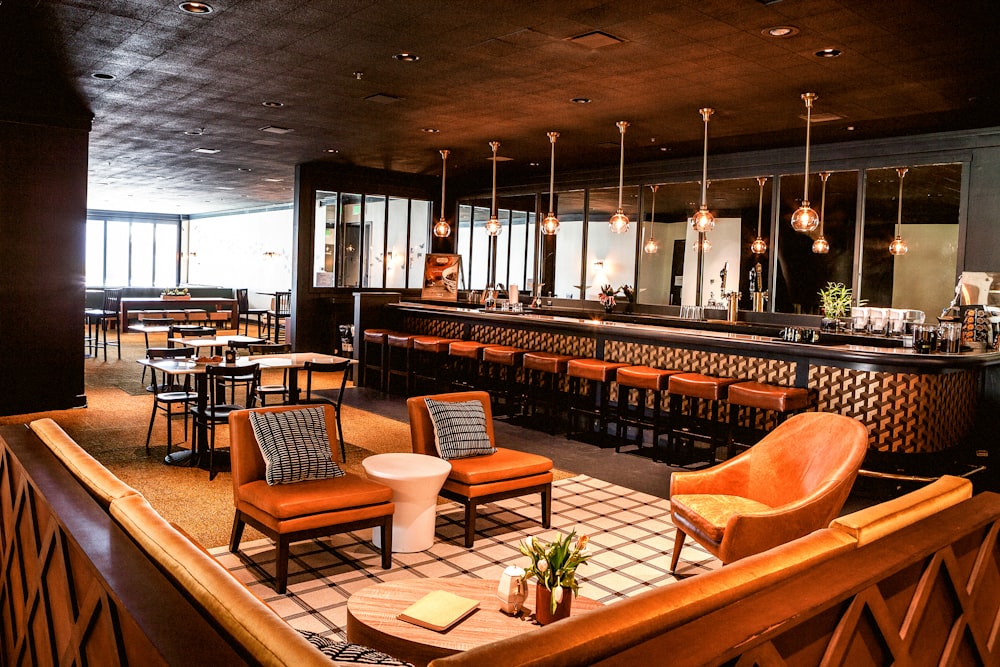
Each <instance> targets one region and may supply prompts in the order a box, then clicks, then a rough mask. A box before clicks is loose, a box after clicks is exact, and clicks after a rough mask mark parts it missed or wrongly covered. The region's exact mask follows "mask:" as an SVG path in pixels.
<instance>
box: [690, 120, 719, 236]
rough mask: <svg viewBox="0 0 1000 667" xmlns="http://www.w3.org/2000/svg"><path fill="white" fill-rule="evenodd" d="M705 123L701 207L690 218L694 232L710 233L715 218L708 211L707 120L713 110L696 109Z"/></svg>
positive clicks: (713, 227)
mask: <svg viewBox="0 0 1000 667" xmlns="http://www.w3.org/2000/svg"><path fill="white" fill-rule="evenodd" d="M698 113H700V114H701V117H702V119H703V120H704V122H705V150H704V154H703V157H702V162H701V207H700V208H699V209H698V211H697V212H696V213H695V214H694V217H693V218H691V227H692V228H693V229H694V230H695V231H696V232H710V231H712V230H713V229H715V216H714V215H712V213H711V211H709V210H708V119H709V118H710V117H711V115H712V114H713V113H715V109H711V108H709V107H705V108H703V109H698Z"/></svg>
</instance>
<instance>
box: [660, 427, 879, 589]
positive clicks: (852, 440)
mask: <svg viewBox="0 0 1000 667" xmlns="http://www.w3.org/2000/svg"><path fill="white" fill-rule="evenodd" d="M867 449H868V430H867V429H866V428H865V426H864V425H863V424H862V423H861V422H859V421H857V420H856V419H851V418H850V417H845V416H844V415H839V414H833V413H829V412H806V413H802V414H798V415H795V416H793V417H791V418H789V419H788V420H787V421H785V422H783V423H782V424H780V425H779V426H778V427H777V428H775V429H774V430H773V431H771V432H770V433H768V434H767V435H766V436H765V437H764V438H763V439H762V440H761V441H760V442H758V443H757V444H756V445H754V446H753V447H751V448H750V449H748V450H746V451H745V452H743V453H741V454H739V455H738V456H735V457H733V458H731V459H729V460H727V461H725V462H723V463H721V464H719V465H717V466H714V467H712V468H709V469H707V470H698V471H693V472H675V473H673V474H672V475H671V476H670V516H671V519H672V520H673V522H674V525H675V526H676V527H677V533H676V536H675V538H674V553H673V557H672V558H671V562H670V570H671V572H673V571H674V569H675V568H676V567H677V560H678V558H679V557H680V553H681V549H682V548H683V547H684V539H685V536H686V535H687V536H690V537H691V538H692V539H694V540H695V541H696V542H697V543H698V544H700V545H702V546H703V547H705V549H707V550H708V551H709V553H711V554H713V555H715V556H716V557H717V558H718V559H719V560H721V561H722V562H723V564H725V563H732V562H733V561H735V560H739V559H740V558H745V557H746V556H751V555H753V554H757V553H760V552H762V551H767V550H768V549H770V548H772V547H775V546H778V545H779V544H784V543H786V542H791V541H792V540H795V539H798V538H799V537H802V536H803V535H807V534H808V533H811V532H813V531H814V530H818V529H820V528H825V527H826V526H827V525H829V523H830V522H831V521H832V520H833V519H834V518H836V517H837V515H838V514H839V512H840V510H841V508H842V507H843V505H844V501H846V500H847V496H848V494H850V492H851V486H852V485H853V484H854V479H855V477H857V474H858V470H859V469H860V468H861V463H862V461H863V460H864V457H865V452H866V451H867Z"/></svg>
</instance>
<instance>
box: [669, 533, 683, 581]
mask: <svg viewBox="0 0 1000 667" xmlns="http://www.w3.org/2000/svg"><path fill="white" fill-rule="evenodd" d="M676 531H677V532H676V533H674V554H673V556H671V557H670V574H673V573H674V570H676V569H677V560H678V559H679V558H680V557H681V549H683V548H684V538H686V537H687V535H685V534H684V531H683V530H681V529H680V528H677V529H676Z"/></svg>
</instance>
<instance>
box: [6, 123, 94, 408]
mask: <svg viewBox="0 0 1000 667" xmlns="http://www.w3.org/2000/svg"><path fill="white" fill-rule="evenodd" d="M0 146H2V149H0V239H2V244H3V256H2V260H0V350H2V352H0V378H2V379H3V381H2V382H0V414H2V415H12V414H22V413H29V412H40V411H44V410H56V409H64V408H70V407H79V406H82V405H84V404H85V403H86V397H85V395H84V384H83V371H84V366H83V363H84V362H83V354H84V349H83V307H84V285H83V283H84V253H85V245H84V244H85V231H86V218H87V131H86V130H80V129H64V128H54V127H43V126H39V125H24V124H18V123H8V122H3V121H0Z"/></svg>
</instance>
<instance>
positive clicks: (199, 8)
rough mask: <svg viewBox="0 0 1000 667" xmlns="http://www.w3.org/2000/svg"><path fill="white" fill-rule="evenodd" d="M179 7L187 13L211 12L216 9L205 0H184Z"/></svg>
mask: <svg viewBox="0 0 1000 667" xmlns="http://www.w3.org/2000/svg"><path fill="white" fill-rule="evenodd" d="M177 8H178V9H180V10H181V11H182V12H185V13H187V14H211V13H212V12H214V11H215V10H214V9H212V6H211V5H207V4H205V3H204V2H182V3H181V4H179V5H177Z"/></svg>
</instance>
